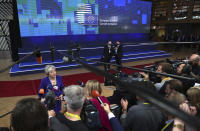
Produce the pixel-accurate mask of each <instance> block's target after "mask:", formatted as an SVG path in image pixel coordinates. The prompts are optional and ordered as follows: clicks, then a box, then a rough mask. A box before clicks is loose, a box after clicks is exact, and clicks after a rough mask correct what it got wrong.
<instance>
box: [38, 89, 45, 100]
mask: <svg viewBox="0 0 200 131" xmlns="http://www.w3.org/2000/svg"><path fill="white" fill-rule="evenodd" d="M43 95H44V89H40V90H39V100H41V97H42V96H43Z"/></svg>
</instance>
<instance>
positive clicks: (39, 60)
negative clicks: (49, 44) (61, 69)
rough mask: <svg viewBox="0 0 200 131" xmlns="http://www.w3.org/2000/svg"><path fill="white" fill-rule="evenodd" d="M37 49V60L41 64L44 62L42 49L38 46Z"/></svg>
mask: <svg viewBox="0 0 200 131" xmlns="http://www.w3.org/2000/svg"><path fill="white" fill-rule="evenodd" d="M36 49H37V52H36V54H35V56H36V60H37V62H38V63H39V64H42V55H41V53H40V49H39V48H38V47H36Z"/></svg>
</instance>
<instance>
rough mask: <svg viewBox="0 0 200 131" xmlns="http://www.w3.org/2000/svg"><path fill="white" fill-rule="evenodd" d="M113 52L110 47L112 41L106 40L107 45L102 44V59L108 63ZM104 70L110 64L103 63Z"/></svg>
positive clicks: (107, 68) (108, 67)
mask: <svg viewBox="0 0 200 131" xmlns="http://www.w3.org/2000/svg"><path fill="white" fill-rule="evenodd" d="M113 53H114V48H113V47H112V41H108V43H107V45H105V46H104V51H103V60H104V62H106V63H109V62H110V60H111V58H112V56H113ZM104 68H105V70H109V69H110V65H106V64H104Z"/></svg>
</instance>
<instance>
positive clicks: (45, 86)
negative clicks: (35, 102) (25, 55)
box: [39, 65, 64, 112]
mask: <svg viewBox="0 0 200 131" xmlns="http://www.w3.org/2000/svg"><path fill="white" fill-rule="evenodd" d="M45 73H46V74H47V77H45V78H43V79H42V80H41V84H40V87H39V96H40V97H41V98H42V100H43V101H45V96H46V95H47V92H48V91H52V92H54V94H55V100H56V105H55V107H54V111H55V112H59V111H60V110H61V102H62V99H63V98H62V97H63V87H64V85H63V81H62V77H61V76H59V75H56V68H55V66H53V65H46V66H45Z"/></svg>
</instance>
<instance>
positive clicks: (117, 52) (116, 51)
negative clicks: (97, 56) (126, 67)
mask: <svg viewBox="0 0 200 131" xmlns="http://www.w3.org/2000/svg"><path fill="white" fill-rule="evenodd" d="M114 56H115V60H116V64H118V65H122V61H121V59H122V56H123V51H122V45H121V44H120V41H116V44H115V47H114ZM120 69H121V68H120V67H118V68H117V70H120Z"/></svg>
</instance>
